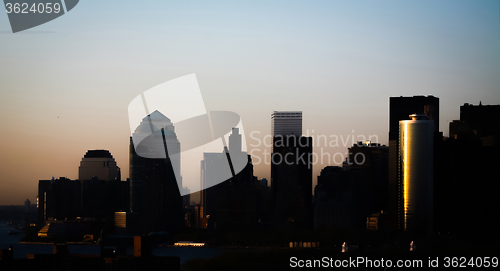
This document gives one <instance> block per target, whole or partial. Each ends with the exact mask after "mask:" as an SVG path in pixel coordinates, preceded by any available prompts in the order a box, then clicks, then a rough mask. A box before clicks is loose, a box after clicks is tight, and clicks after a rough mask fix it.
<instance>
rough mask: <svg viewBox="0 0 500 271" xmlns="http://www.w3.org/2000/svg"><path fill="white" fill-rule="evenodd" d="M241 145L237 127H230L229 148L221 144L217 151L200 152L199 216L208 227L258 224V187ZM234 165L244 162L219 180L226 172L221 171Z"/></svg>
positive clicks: (249, 158)
mask: <svg viewBox="0 0 500 271" xmlns="http://www.w3.org/2000/svg"><path fill="white" fill-rule="evenodd" d="M241 146H242V137H241V134H240V133H239V129H238V128H233V129H232V133H231V135H229V148H224V150H223V151H222V152H220V153H204V154H203V160H202V161H201V178H200V187H201V188H202V189H203V190H202V191H201V193H200V205H201V206H200V212H201V214H200V216H201V217H202V218H204V219H206V220H207V222H206V223H207V226H208V227H217V228H231V227H240V228H241V227H244V228H252V227H255V226H256V224H257V221H258V216H259V214H258V210H257V209H258V200H259V198H260V189H259V186H258V182H257V180H256V179H255V177H254V176H253V165H252V160H251V157H250V155H248V154H247V153H246V152H243V151H242V150H241ZM228 153H229V155H227V154H228ZM228 158H230V159H228ZM229 160H230V161H231V165H230V164H229ZM242 160H243V161H242ZM233 165H245V167H244V168H243V169H241V168H233V170H234V172H235V173H236V174H235V175H234V176H233V177H230V178H228V179H227V180H225V181H223V182H220V181H221V180H223V179H224V178H225V176H227V174H222V173H223V172H226V173H227V172H230V171H231V167H233ZM236 167H238V166H236ZM214 184H215V185H214ZM201 225H205V223H201Z"/></svg>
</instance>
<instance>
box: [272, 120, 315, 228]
mask: <svg viewBox="0 0 500 271" xmlns="http://www.w3.org/2000/svg"><path fill="white" fill-rule="evenodd" d="M271 123H272V126H271V131H272V135H273V153H272V156H271V188H272V193H273V205H274V222H275V224H276V225H285V224H288V225H293V226H295V227H298V228H309V227H311V226H312V161H311V154H312V146H313V141H312V137H303V136H302V112H300V111H274V112H273V113H272V115H271Z"/></svg>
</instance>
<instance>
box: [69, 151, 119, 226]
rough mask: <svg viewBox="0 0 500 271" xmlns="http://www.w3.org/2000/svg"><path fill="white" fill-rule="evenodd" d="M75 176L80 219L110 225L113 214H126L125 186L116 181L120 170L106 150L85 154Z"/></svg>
mask: <svg viewBox="0 0 500 271" xmlns="http://www.w3.org/2000/svg"><path fill="white" fill-rule="evenodd" d="M78 173H79V174H78V175H79V181H80V184H81V213H80V216H82V217H89V218H96V219H104V218H106V219H107V220H108V221H111V220H112V219H113V218H114V215H113V213H114V212H116V211H123V210H128V197H129V195H128V194H129V188H128V183H127V182H122V181H121V180H120V178H121V173H120V168H119V167H118V166H117V164H116V161H115V159H114V158H113V155H111V153H110V152H109V151H108V150H88V151H87V153H86V154H85V155H84V157H83V158H82V161H81V162H80V167H79V168H78ZM110 223H111V222H110Z"/></svg>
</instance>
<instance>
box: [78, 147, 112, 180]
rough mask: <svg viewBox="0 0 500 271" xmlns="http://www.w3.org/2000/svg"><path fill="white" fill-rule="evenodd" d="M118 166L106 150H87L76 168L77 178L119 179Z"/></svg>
mask: <svg viewBox="0 0 500 271" xmlns="http://www.w3.org/2000/svg"><path fill="white" fill-rule="evenodd" d="M120 177H121V176H120V168H119V167H118V166H116V161H115V159H114V158H113V155H111V153H110V152H109V151H107V150H88V151H87V153H86V154H85V156H84V157H83V159H82V161H81V162H80V167H79V168H78V179H79V180H92V179H98V180H102V181H112V180H120Z"/></svg>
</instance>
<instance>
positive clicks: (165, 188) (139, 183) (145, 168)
mask: <svg viewBox="0 0 500 271" xmlns="http://www.w3.org/2000/svg"><path fill="white" fill-rule="evenodd" d="M162 129H163V130H162ZM132 138H133V139H134V142H133V141H132ZM138 142H139V143H138ZM134 143H136V145H134ZM164 143H166V144H164ZM165 145H166V149H167V150H165ZM178 187H182V180H181V175H180V142H179V140H178V139H177V136H176V134H175V129H174V126H173V124H172V122H171V121H170V119H168V118H167V117H166V116H164V115H163V114H162V113H160V112H158V111H154V112H153V113H151V114H149V115H148V116H146V117H145V118H144V119H143V120H142V122H141V123H140V124H139V126H138V127H137V129H136V130H135V131H134V134H133V135H132V137H131V138H130V207H131V211H132V212H137V213H139V215H140V221H141V225H140V231H142V232H151V231H167V232H172V231H175V230H177V229H178V228H179V227H181V226H182V220H183V217H182V197H181V195H180V191H179V188H178Z"/></svg>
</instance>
